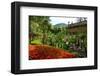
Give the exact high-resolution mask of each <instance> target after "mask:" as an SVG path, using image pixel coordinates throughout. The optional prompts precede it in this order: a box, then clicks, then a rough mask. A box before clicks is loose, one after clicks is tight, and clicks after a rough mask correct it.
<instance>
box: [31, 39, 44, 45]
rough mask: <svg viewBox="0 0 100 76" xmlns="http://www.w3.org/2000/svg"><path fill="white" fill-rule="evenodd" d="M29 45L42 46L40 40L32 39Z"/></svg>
mask: <svg viewBox="0 0 100 76" xmlns="http://www.w3.org/2000/svg"><path fill="white" fill-rule="evenodd" d="M31 44H42V43H41V40H40V39H34V40H33V41H31Z"/></svg>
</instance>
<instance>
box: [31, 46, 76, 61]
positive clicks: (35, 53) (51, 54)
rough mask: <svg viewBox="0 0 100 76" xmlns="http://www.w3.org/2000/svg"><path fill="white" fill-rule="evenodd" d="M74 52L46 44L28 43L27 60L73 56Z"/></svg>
mask: <svg viewBox="0 0 100 76" xmlns="http://www.w3.org/2000/svg"><path fill="white" fill-rule="evenodd" d="M75 57H76V56H75V55H74V54H71V53H69V52H66V51H64V50H62V49H58V48H54V47H52V46H48V45H29V60H34V59H60V58H75Z"/></svg>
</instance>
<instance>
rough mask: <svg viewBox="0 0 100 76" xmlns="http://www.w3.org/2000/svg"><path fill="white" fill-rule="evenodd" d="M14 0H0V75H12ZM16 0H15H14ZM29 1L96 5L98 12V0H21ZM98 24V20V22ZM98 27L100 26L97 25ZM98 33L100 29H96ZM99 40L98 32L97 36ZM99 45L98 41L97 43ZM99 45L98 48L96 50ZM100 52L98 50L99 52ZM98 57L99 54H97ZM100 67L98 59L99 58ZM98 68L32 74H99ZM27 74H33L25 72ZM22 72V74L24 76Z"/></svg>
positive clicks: (92, 75) (78, 75) (42, 75)
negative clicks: (12, 9) (12, 8)
mask: <svg viewBox="0 0 100 76" xmlns="http://www.w3.org/2000/svg"><path fill="white" fill-rule="evenodd" d="M13 1H14V0H1V1H0V76H14V74H11V73H10V56H11V54H10V53H11V48H10V47H11V46H10V44H11V43H10V42H11V40H10V38H11V37H10V36H11V5H10V4H11V2H13ZM16 1H17V0H16ZM21 1H30V2H43V3H58V4H73V5H88V6H98V10H99V12H98V13H100V6H99V5H100V0H21ZM99 20H100V15H98V22H99ZM98 25H100V22H99V23H98ZM98 29H100V26H98ZM98 33H100V30H98ZM98 37H99V38H98V39H99V40H98V43H99V42H100V34H99V36H98ZM99 45H100V43H99ZM99 50H100V47H99V48H98V51H99ZM99 54H100V52H99ZM99 58H100V55H99ZM99 67H100V59H99ZM99 74H100V68H99V69H98V70H85V71H66V72H53V73H39V74H34V76H74V75H75V76H88V75H90V76H94V75H95V76H99ZM26 75H27V76H33V74H26ZM26 75H25V74H23V75H22V76H26Z"/></svg>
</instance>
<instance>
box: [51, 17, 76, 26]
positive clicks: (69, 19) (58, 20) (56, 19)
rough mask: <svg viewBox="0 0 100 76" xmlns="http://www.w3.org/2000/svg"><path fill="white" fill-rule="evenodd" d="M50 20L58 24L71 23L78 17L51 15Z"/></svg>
mask: <svg viewBox="0 0 100 76" xmlns="http://www.w3.org/2000/svg"><path fill="white" fill-rule="evenodd" d="M50 20H51V22H50V23H52V24H53V25H55V24H58V23H65V24H68V22H70V23H72V22H73V23H75V22H77V17H50Z"/></svg>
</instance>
